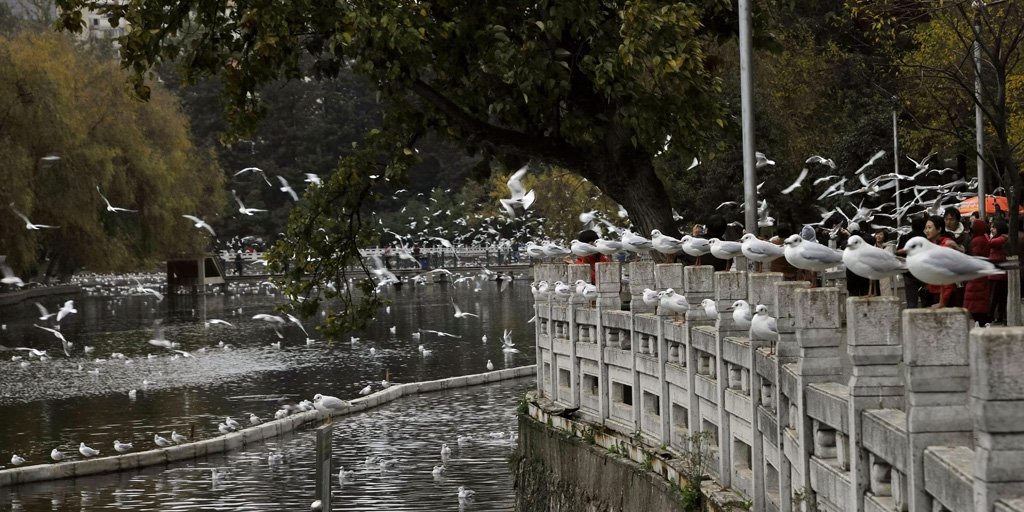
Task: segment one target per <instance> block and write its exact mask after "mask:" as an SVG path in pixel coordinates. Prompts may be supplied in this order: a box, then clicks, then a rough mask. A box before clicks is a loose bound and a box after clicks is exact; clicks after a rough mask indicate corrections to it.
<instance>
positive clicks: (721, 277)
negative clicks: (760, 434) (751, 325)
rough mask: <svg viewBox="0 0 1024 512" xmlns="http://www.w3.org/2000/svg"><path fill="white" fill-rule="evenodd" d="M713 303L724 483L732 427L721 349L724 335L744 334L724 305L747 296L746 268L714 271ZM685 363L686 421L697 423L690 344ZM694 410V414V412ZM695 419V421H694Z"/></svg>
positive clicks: (693, 355) (729, 463)
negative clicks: (716, 312)
mask: <svg viewBox="0 0 1024 512" xmlns="http://www.w3.org/2000/svg"><path fill="white" fill-rule="evenodd" d="M714 279H715V303H716V304H717V307H718V312H719V313H718V320H717V322H715V327H716V328H715V375H716V376H717V379H716V386H715V396H716V397H717V398H718V400H717V402H718V410H717V411H715V412H716V413H717V414H715V417H716V418H717V420H716V421H717V422H718V462H719V464H718V474H719V479H720V480H721V484H722V485H724V486H728V485H729V484H730V482H731V479H732V455H731V453H732V430H731V428H730V420H729V412H728V411H726V409H725V391H726V390H727V389H729V371H728V370H727V369H726V366H725V361H724V360H723V359H722V354H723V353H724V351H725V349H724V347H723V345H724V344H725V338H726V337H729V336H746V335H747V331H745V330H742V329H739V328H737V326H736V322H735V321H733V319H732V311H726V308H728V307H730V306H732V304H733V302H736V301H737V300H741V299H746V297H747V273H746V272H715V277H714ZM687 358H688V359H687V365H692V366H689V368H692V370H689V371H688V372H687V373H688V375H689V384H690V404H691V405H690V424H691V425H700V424H701V423H700V422H701V414H700V409H699V407H697V406H696V405H697V404H699V403H700V401H701V399H700V398H699V397H698V396H697V395H696V394H695V386H696V382H695V381H696V379H695V378H694V375H695V374H696V373H697V370H696V369H697V368H698V363H697V354H696V351H695V350H694V349H692V347H690V348H688V350H687ZM695 414H696V416H695ZM694 422H696V423H694Z"/></svg>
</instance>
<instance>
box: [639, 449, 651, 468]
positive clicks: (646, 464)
mask: <svg viewBox="0 0 1024 512" xmlns="http://www.w3.org/2000/svg"><path fill="white" fill-rule="evenodd" d="M640 467H641V468H643V470H644V471H654V457H652V456H651V452H649V451H647V450H644V462H643V464H641V465H640Z"/></svg>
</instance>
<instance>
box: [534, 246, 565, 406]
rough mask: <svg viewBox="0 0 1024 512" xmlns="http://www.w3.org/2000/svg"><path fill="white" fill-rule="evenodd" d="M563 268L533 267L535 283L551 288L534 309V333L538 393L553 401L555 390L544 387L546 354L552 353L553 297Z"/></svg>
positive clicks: (553, 265)
mask: <svg viewBox="0 0 1024 512" xmlns="http://www.w3.org/2000/svg"><path fill="white" fill-rule="evenodd" d="M562 266H564V265H555V264H552V263H538V264H537V265H535V266H534V267H533V278H534V281H536V282H540V281H547V283H548V287H549V293H548V295H547V296H543V297H539V298H538V299H537V301H536V302H535V303H534V305H533V307H534V314H536V315H537V318H536V319H535V320H534V331H535V332H536V337H537V338H536V339H537V391H539V392H540V393H541V394H542V395H547V397H548V398H551V399H554V394H553V392H554V389H546V388H545V387H544V352H545V351H547V353H548V354H550V353H551V347H552V343H553V342H552V336H553V334H554V329H553V328H552V325H551V302H552V301H551V295H553V294H554V290H555V281H557V280H561V279H562V277H563V275H562V272H563V271H562V269H561V268H559V267H562ZM552 388H553V386H552Z"/></svg>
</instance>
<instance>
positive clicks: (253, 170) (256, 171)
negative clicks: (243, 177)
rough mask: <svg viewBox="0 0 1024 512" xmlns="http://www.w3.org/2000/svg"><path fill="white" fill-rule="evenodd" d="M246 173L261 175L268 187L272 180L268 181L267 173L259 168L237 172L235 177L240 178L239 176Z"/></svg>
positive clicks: (247, 168) (249, 168)
mask: <svg viewBox="0 0 1024 512" xmlns="http://www.w3.org/2000/svg"><path fill="white" fill-rule="evenodd" d="M244 172H255V173H259V175H260V177H261V178H263V181H265V182H267V185H270V180H268V179H267V173H265V172H263V169H260V168H259V167H246V168H245V169H242V170H241V171H238V172H236V173H235V176H238V175H239V174H242V173H244ZM270 186H273V185H270Z"/></svg>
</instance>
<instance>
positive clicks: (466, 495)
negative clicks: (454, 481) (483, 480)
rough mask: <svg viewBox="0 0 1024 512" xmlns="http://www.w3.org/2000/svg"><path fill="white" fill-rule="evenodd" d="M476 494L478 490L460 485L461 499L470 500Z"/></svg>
mask: <svg viewBox="0 0 1024 512" xmlns="http://www.w3.org/2000/svg"><path fill="white" fill-rule="evenodd" d="M474 494H476V491H471V490H469V489H466V488H465V487H462V486H460V487H459V500H468V499H470V498H472V497H473V495H474Z"/></svg>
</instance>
